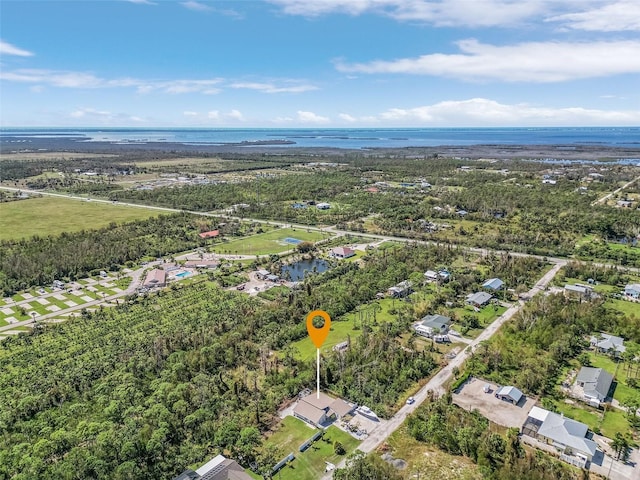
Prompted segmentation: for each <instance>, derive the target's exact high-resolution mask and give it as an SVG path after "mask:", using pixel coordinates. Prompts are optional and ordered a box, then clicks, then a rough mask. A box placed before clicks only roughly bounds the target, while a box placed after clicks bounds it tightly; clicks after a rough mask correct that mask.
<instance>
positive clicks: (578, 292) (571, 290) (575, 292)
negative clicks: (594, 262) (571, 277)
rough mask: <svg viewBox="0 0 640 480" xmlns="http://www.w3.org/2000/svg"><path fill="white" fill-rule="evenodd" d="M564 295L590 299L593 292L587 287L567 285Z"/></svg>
mask: <svg viewBox="0 0 640 480" xmlns="http://www.w3.org/2000/svg"><path fill="white" fill-rule="evenodd" d="M564 293H565V295H567V296H573V297H580V298H590V297H591V294H592V293H593V290H592V289H591V288H590V287H588V286H586V285H565V286H564Z"/></svg>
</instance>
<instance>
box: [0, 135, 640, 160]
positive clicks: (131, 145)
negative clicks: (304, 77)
mask: <svg viewBox="0 0 640 480" xmlns="http://www.w3.org/2000/svg"><path fill="white" fill-rule="evenodd" d="M1 140H2V141H1V142H0V155H3V156H10V155H11V154H12V153H13V154H14V153H21V152H22V153H24V152H25V151H30V152H34V153H37V152H38V151H49V152H65V151H66V152H81V153H105V154H107V153H111V154H113V153H119V154H124V153H126V152H132V153H133V152H139V153H141V152H144V151H155V152H165V153H176V154H177V153H185V154H198V153H203V154H207V153H209V154H211V153H244V154H252V153H254V154H266V155H269V154H272V155H283V156H284V155H309V156H314V155H335V156H342V155H347V154H349V155H351V154H354V153H355V154H359V155H362V156H378V155H394V154H395V155H401V156H405V157H421V156H424V157H434V156H442V157H457V158H464V159H476V160H477V159H487V160H491V159H496V160H502V159H539V160H545V159H549V160H556V161H562V160H568V161H576V160H584V161H598V160H603V161H618V160H621V159H630V161H629V163H637V164H640V143H639V144H638V147H627V146H625V147H618V146H612V145H602V144H588V145H584V144H547V145H541V144H535V145H531V144H524V145H513V144H477V145H440V146H428V147H397V148H388V147H369V148H338V147H301V146H296V142H294V141H289V140H281V139H278V140H275V139H274V140H257V141H242V142H229V143H215V144H207V143H197V144H195V143H180V142H166V141H161V142H143V141H128V142H111V141H86V137H79V136H70V137H63V138H61V137H44V138H43V137H38V138H36V137H29V138H27V137H25V136H10V135H6V134H5V135H3V136H2V137H1ZM79 140H82V141H79Z"/></svg>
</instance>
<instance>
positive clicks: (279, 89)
mask: <svg viewBox="0 0 640 480" xmlns="http://www.w3.org/2000/svg"><path fill="white" fill-rule="evenodd" d="M230 87H231V88H244V89H248V90H257V91H259V92H264V93H302V92H309V91H311V90H317V89H318V87H316V86H314V85H305V84H301V85H289V86H276V85H274V84H272V83H259V82H236V83H232V84H231V85H230Z"/></svg>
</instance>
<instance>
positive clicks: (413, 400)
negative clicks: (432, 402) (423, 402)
mask: <svg viewBox="0 0 640 480" xmlns="http://www.w3.org/2000/svg"><path fill="white" fill-rule="evenodd" d="M414 403H416V399H415V398H413V397H409V398H407V405H413V404H414Z"/></svg>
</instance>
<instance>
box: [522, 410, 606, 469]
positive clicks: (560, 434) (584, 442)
mask: <svg viewBox="0 0 640 480" xmlns="http://www.w3.org/2000/svg"><path fill="white" fill-rule="evenodd" d="M522 433H523V434H524V435H528V436H530V437H532V438H535V439H537V440H539V441H541V442H544V443H546V444H548V445H553V446H554V447H555V448H556V449H557V450H558V452H559V453H560V459H561V460H564V461H565V462H568V463H571V464H573V465H577V466H579V467H582V468H585V467H586V466H587V464H588V463H589V462H590V461H591V460H592V459H593V457H594V455H595V454H596V451H597V450H598V445H597V444H596V442H594V441H593V440H591V438H589V436H590V435H589V429H588V427H587V426H586V425H585V424H584V423H581V422H577V421H575V420H571V419H570V418H567V417H565V416H563V415H558V414H557V413H553V412H550V411H548V410H545V409H543V408H540V407H533V408H532V409H531V411H530V412H529V416H528V417H527V420H526V422H525V423H524V425H523V426H522Z"/></svg>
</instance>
